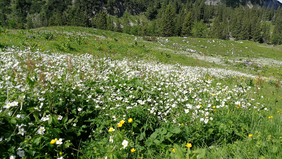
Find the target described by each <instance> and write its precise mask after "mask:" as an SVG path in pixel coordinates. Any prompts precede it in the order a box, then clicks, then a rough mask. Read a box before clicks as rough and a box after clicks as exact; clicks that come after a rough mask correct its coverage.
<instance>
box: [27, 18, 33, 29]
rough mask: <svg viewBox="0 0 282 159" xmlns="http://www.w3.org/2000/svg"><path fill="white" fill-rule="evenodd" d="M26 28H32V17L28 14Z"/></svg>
mask: <svg viewBox="0 0 282 159" xmlns="http://www.w3.org/2000/svg"><path fill="white" fill-rule="evenodd" d="M26 28H27V29H32V28H33V23H32V19H31V17H30V16H28V17H27V24H26Z"/></svg>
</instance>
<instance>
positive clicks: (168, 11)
mask: <svg viewBox="0 0 282 159" xmlns="http://www.w3.org/2000/svg"><path fill="white" fill-rule="evenodd" d="M253 1H254V2H253ZM244 2H245V1H241V2H240V3H239V1H235V0H225V2H224V5H217V6H214V5H209V4H206V3H205V0H174V1H171V0H150V1H148V0H1V2H0V25H1V26H4V27H7V28H14V29H31V28H37V27H46V26H66V25H69V26H83V27H95V28H98V29H104V30H112V31H117V32H125V33H128V34H133V35H140V36H193V37H203V38H205V37H211V38H218V39H225V40H228V39H230V38H234V39H236V40H252V41H255V42H260V43H268V44H282V9H280V8H279V7H278V8H277V9H276V10H275V9H274V8H273V7H267V8H266V7H258V6H259V5H262V4H260V2H261V1H258V2H256V1H255V0H252V2H253V3H254V4H255V3H256V4H258V5H254V7H253V8H252V9H250V8H248V7H247V6H246V5H245V3H244ZM139 14H144V15H145V16H146V17H147V19H148V20H149V21H140V20H137V22H130V21H129V18H128V17H129V15H139ZM119 17H123V21H121V20H120V19H119ZM270 22H271V23H270ZM133 23H134V24H133ZM132 24H133V25H132ZM272 25H273V26H275V27H274V30H273V33H272V34H271V32H270V29H271V26H272Z"/></svg>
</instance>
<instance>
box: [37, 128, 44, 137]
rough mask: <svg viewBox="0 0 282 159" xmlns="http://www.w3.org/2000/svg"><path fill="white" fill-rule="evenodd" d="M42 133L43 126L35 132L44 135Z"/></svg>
mask: <svg viewBox="0 0 282 159" xmlns="http://www.w3.org/2000/svg"><path fill="white" fill-rule="evenodd" d="M44 131H45V128H44V127H43V126H41V127H40V128H39V129H38V130H37V133H38V134H40V135H43V134H44Z"/></svg>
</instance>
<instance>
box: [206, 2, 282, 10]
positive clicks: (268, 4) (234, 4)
mask: <svg viewBox="0 0 282 159" xmlns="http://www.w3.org/2000/svg"><path fill="white" fill-rule="evenodd" d="M205 4H206V5H218V4H220V5H226V6H228V7H238V6H239V5H242V6H248V7H249V8H252V7H253V6H264V7H265V8H267V7H269V8H272V7H273V8H274V9H277V8H278V7H279V6H280V7H281V5H282V4H281V3H280V2H279V1H277V0H206V2H205Z"/></svg>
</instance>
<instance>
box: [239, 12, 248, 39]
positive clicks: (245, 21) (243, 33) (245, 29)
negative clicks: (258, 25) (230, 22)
mask: <svg viewBox="0 0 282 159" xmlns="http://www.w3.org/2000/svg"><path fill="white" fill-rule="evenodd" d="M242 21H243V22H242V30H241V32H240V33H239V35H238V38H237V39H240V40H249V37H250V35H251V32H250V28H251V27H250V22H249V18H248V17H244V19H243V20H242Z"/></svg>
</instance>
